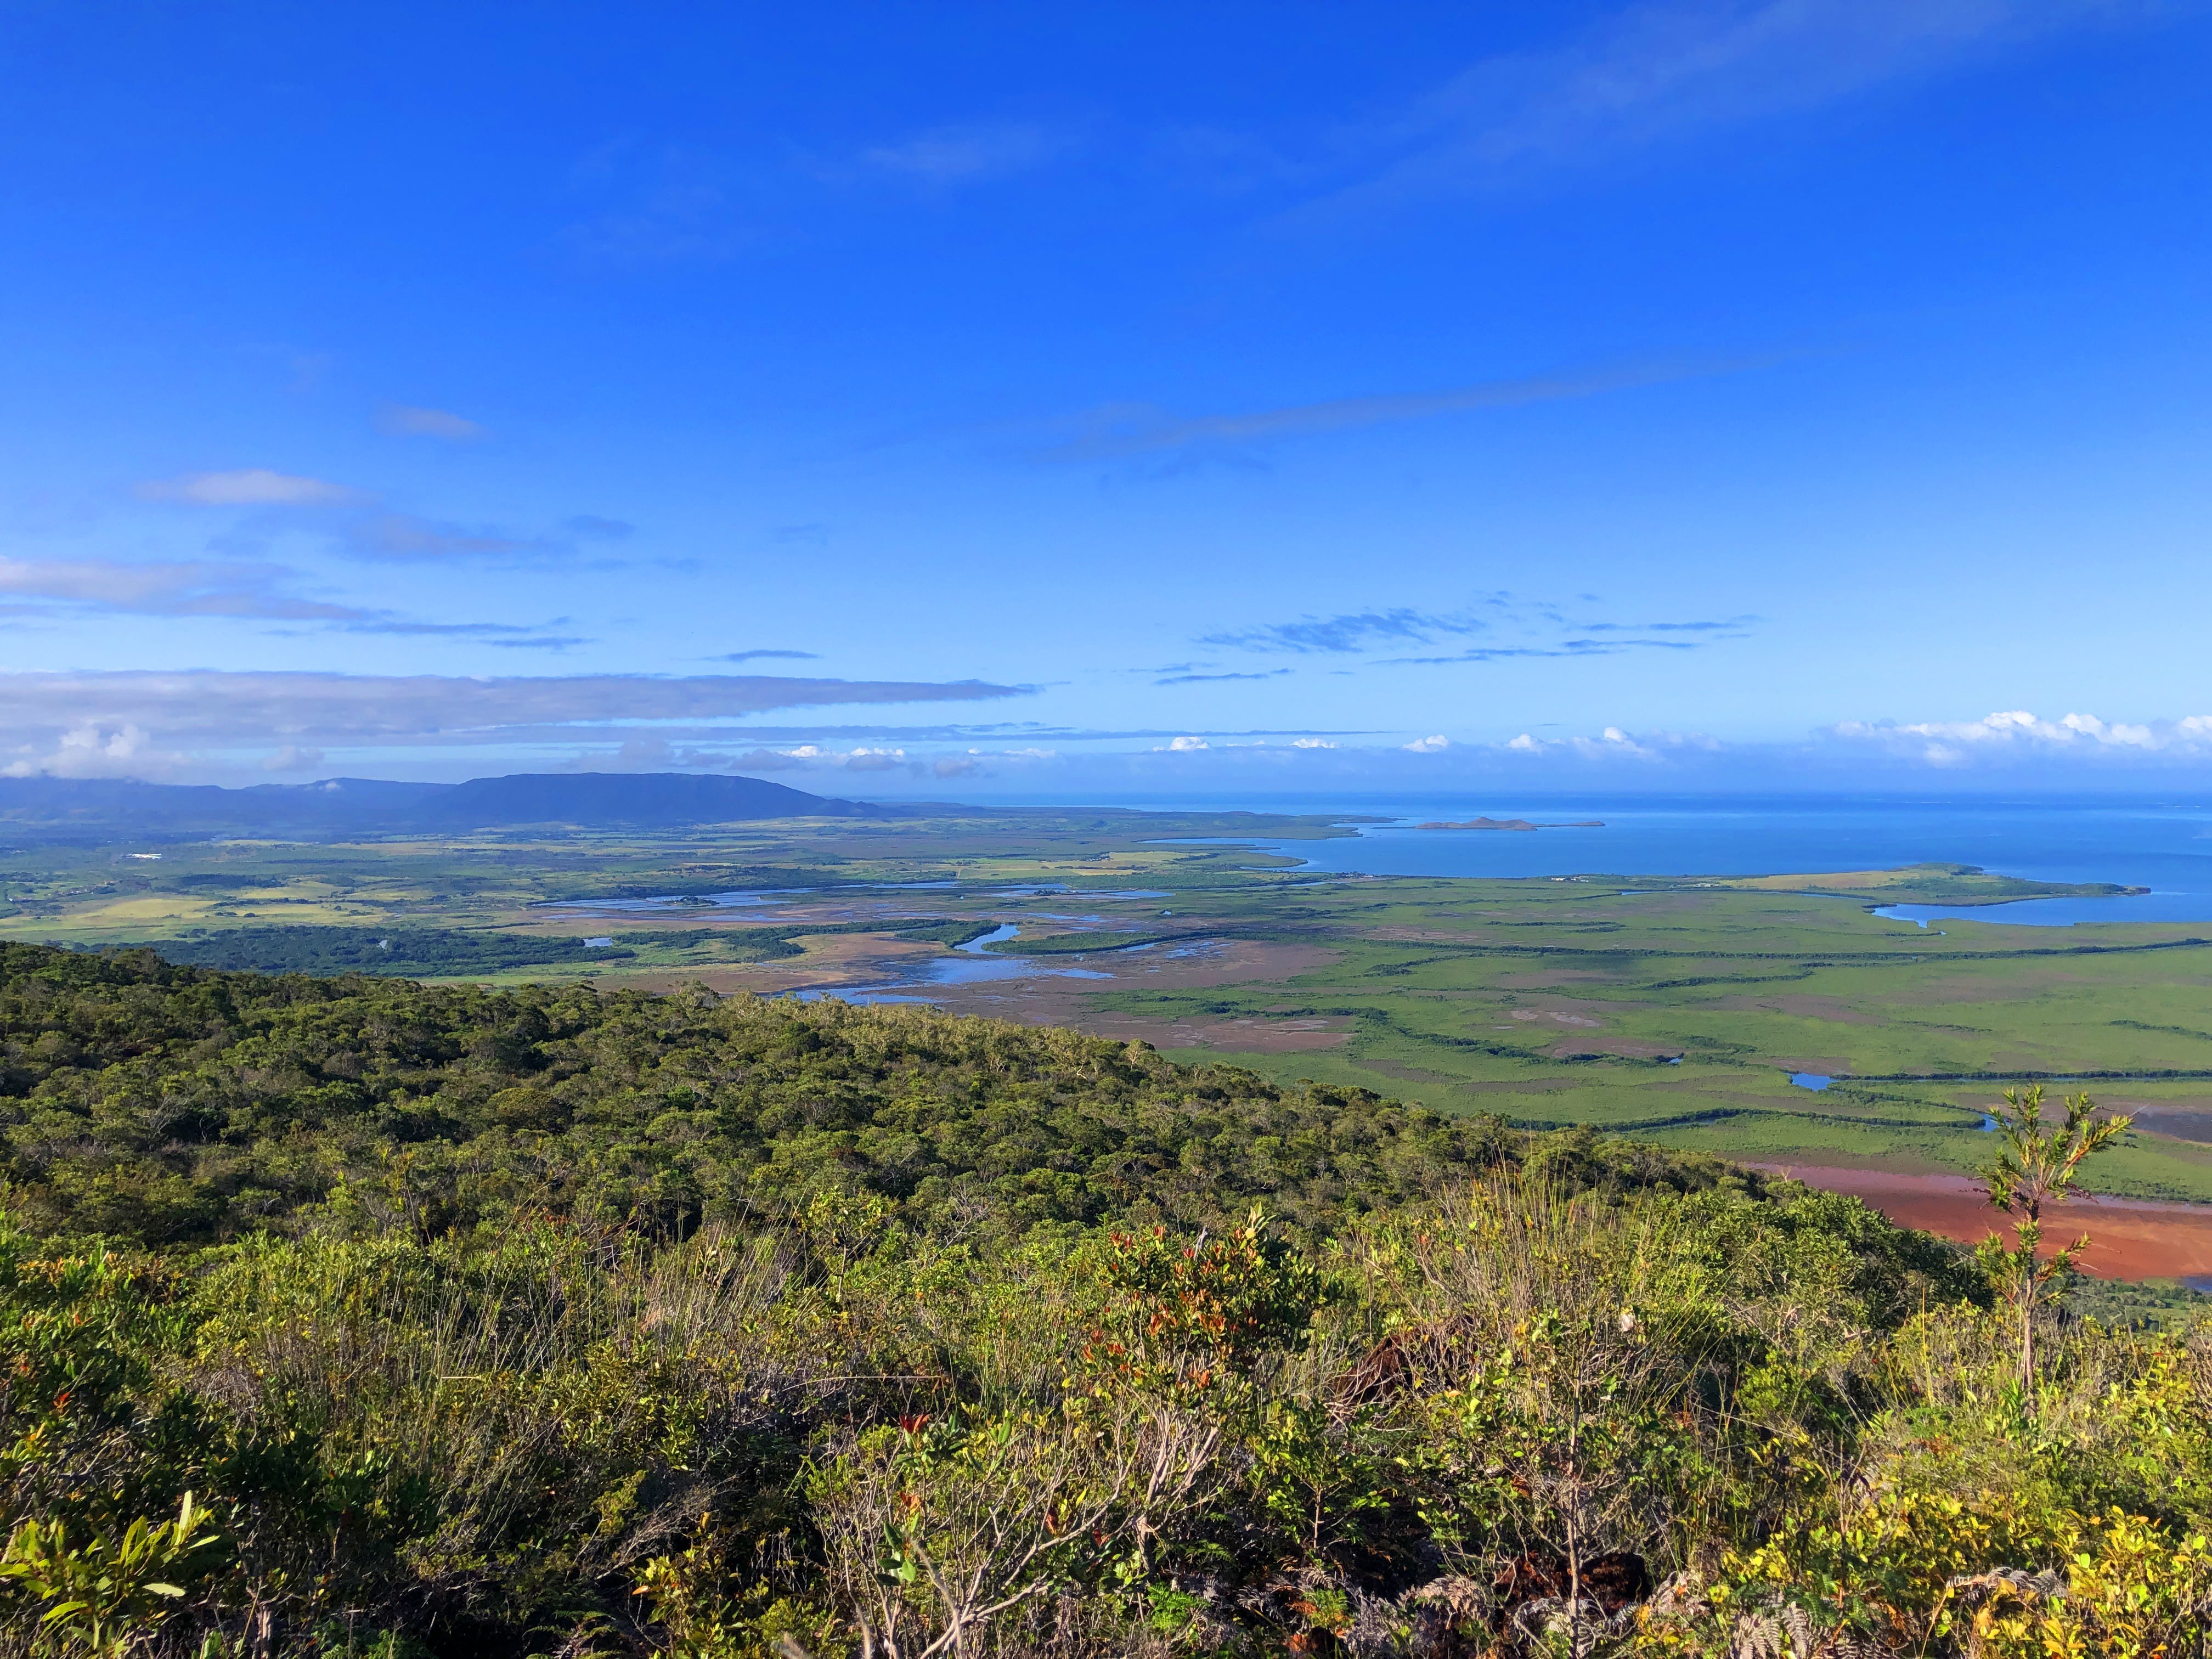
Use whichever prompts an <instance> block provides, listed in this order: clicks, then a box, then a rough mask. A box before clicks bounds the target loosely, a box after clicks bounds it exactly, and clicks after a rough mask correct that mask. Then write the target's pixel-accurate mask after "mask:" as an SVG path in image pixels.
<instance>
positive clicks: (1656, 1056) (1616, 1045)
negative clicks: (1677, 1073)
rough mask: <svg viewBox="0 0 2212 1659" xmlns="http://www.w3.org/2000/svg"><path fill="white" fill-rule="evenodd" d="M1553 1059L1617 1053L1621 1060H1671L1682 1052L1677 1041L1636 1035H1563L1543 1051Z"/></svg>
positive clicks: (1570, 1058)
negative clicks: (1647, 1039)
mask: <svg viewBox="0 0 2212 1659" xmlns="http://www.w3.org/2000/svg"><path fill="white" fill-rule="evenodd" d="M1544 1052H1545V1053H1546V1054H1549V1055H1550V1056H1551V1057H1552V1058H1553V1060H1572V1059H1573V1058H1574V1057H1575V1056H1576V1055H1577V1054H1618V1055H1619V1056H1620V1058H1622V1059H1623V1060H1672V1059H1673V1058H1674V1056H1675V1055H1676V1054H1680V1053H1681V1052H1682V1045H1681V1044H1680V1043H1679V1042H1644V1041H1643V1040H1642V1039H1640V1038H1637V1037H1564V1038H1562V1039H1561V1040H1560V1041H1559V1042H1555V1043H1553V1045H1552V1046H1551V1047H1550V1048H1547V1049H1546V1050H1545V1051H1544Z"/></svg>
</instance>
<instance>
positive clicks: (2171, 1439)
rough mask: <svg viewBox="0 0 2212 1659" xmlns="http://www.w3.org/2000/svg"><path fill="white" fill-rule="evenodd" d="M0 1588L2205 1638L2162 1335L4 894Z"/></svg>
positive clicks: (960, 1644) (888, 1630)
mask: <svg viewBox="0 0 2212 1659" xmlns="http://www.w3.org/2000/svg"><path fill="white" fill-rule="evenodd" d="M0 1051H3V1052H0V1125H4V1127H5V1154H4V1156H5V1164H4V1170H0V1179H3V1180H4V1188H0V1208H4V1212H5V1219H4V1222H0V1343H4V1351H0V1484H4V1489H5V1492H6V1496H7V1498H8V1504H9V1513H10V1515H11V1516H14V1517H15V1526H14V1530H13V1532H12V1534H11V1535H10V1538H9V1544H8V1547H7V1552H6V1555H5V1558H4V1559H0V1652H19V1653H29V1652H33V1651H53V1652H80V1653H102V1654H122V1653H126V1652H143V1653H159V1654H174V1655H187V1654H189V1655H197V1656H207V1659H212V1656H216V1655H231V1654H236V1655H255V1656H261V1655H277V1654H283V1655H309V1654H317V1655H321V1654H335V1653H362V1654H377V1655H381V1656H385V1659H401V1656H429V1655H436V1656H461V1655H477V1654H494V1655H496V1654H524V1653H546V1654H553V1653H561V1654H567V1655H573V1656H580V1655H585V1654H605V1655H617V1654H646V1653H669V1654H679V1655H685V1656H700V1659H745V1656H763V1659H765V1656H779V1659H788V1656H791V1655H793V1654H805V1655H811V1656H816V1659H830V1656H846V1659H862V1656H867V1659H922V1656H934V1655H951V1654H961V1655H982V1654H996V1655H1008V1656H1012V1655H1040V1656H1042V1655H1064V1656H1070V1659H1073V1656H1093V1655H1095V1656H1108V1655H1125V1654H1141V1655H1152V1656H1160V1659H1165V1656H1170V1655H1179V1654H1189V1655H1247V1654H1249V1655H1260V1654H1280V1653H1302V1654H1316V1653H1330V1652H1334V1653H1344V1654H1357V1655H1373V1656H1383V1655H1403V1656H1419V1655H1426V1656H1438V1659H1441V1656H1455V1655H1475V1654H1486V1653H1498V1654H1509V1653H1510V1654H1535V1653H1559V1654H1574V1655H1595V1654H1613V1653H1631V1652H1634V1653H1653V1654H1660V1653H1663V1654H1677V1655H1713V1656H1720V1655H1729V1656H1751V1655H1758V1656H1761V1659H1779V1656H1781V1655H1784V1654H1790V1655H1793V1656H1796V1659H1813V1656H1814V1655H1832V1656H1838V1659H1841V1656H1845V1655H1873V1654H1896V1655H1904V1654H1936V1655H1966V1654H1972V1655H1990V1656H2008V1659H2009V1656H2021V1659H2025V1656H2030V1655H2033V1656H2053V1655H2075V1654H2081V1655H2089V1654H2110V1655H2142V1656H2150V1655H2154V1654H2164V1655H2172V1656H2179V1655H2184V1654H2197V1655H2201V1654H2203V1652H2204V1650H2205V1645H2206V1641H2207V1636H2206V1632H2207V1626H2208V1617H2212V1613H2208V1609H2212V1546H2208V1544H2207V1542H2206V1540H2205V1536H2204V1533H2205V1528H2206V1526H2207V1524H2208V1522H2212V1418H2209V1417H2208V1402H2212V1334H2208V1333H2206V1332H2203V1331H2201V1330H2196V1329H2191V1328H2164V1329H2159V1328H2151V1329H2142V1330H2112V1329H2106V1328H2100V1326H2098V1325H2097V1324H2096V1323H2095V1322H2093V1321H2087V1320H2084V1319H2081V1318H2079V1317H2077V1316H2073V1315H2071V1314H2069V1313H2067V1312H2065V1311H2064V1310H2063V1308H2057V1309H2054V1310H2053V1311H2052V1312H2051V1314H2050V1315H2048V1316H2046V1321H2045V1329H2044V1330H2043V1332H2042V1340H2041V1341H2040V1343H2039V1347H2038V1349H2037V1352H2036V1358H2035V1362H2034V1370H2033V1375H2032V1376H2030V1377H2029V1378H2028V1379H2027V1382H2026V1383H2025V1384H2023V1382H2022V1380H2021V1376H2020V1372H2019V1365H2020V1354H2019V1344H2018V1334H2017V1327H2016V1324H2015V1322H2012V1321H2011V1320H2010V1319H2009V1318H2008V1310H2007V1309H2005V1308H2004V1307H2003V1306H2002V1304H2001V1301H2000V1299H1999V1297H1998V1296H1997V1294H1996V1292H1995V1291H1993V1290H1992V1289H1991V1287H1990V1282H1989V1281H1988V1280H1987V1279H1985V1278H1984V1274H1983V1272H1982V1270H1981V1268H1980V1267H1979V1266H1978V1264H1977V1263H1976V1262H1975V1261H1974V1260H1973V1259H1972V1258H1971V1257H1968V1256H1966V1255H1962V1254H1961V1253H1960V1252H1958V1251H1956V1250H1955V1249H1953V1248H1951V1247H1949V1246H1948V1245H1945V1244H1943V1243H1941V1242H1939V1241H1936V1240H1935V1239H1932V1238H1929V1237H1926V1236H1924V1235H1920V1234H1917V1233H1912V1232H1909V1231H1904V1230H1900V1229H1899V1228H1896V1227H1893V1226H1892V1225H1889V1224H1888V1223H1887V1222H1886V1221H1884V1220H1883V1219H1882V1218H1881V1217H1880V1216H1878V1215H1876V1214H1875V1213H1874V1212H1871V1211H1869V1210H1868V1209H1866V1208H1865V1207H1863V1206H1861V1205H1859V1204H1858V1203H1857V1202H1856V1201H1855V1200H1849V1199H1845V1198H1841V1197H1838V1196H1834V1195H1831V1194H1820V1193H1816V1192H1813V1191H1810V1190H1808V1189H1807V1188H1803V1187H1801V1186H1798V1185H1796V1184H1795V1183H1792V1182H1782V1181H1769V1180H1766V1179H1765V1178H1763V1177H1760V1176H1757V1175H1755V1174H1753V1173H1751V1172H1747V1171H1744V1170H1738V1169H1735V1168H1732V1167H1730V1166H1729V1165H1727V1164H1723V1163H1720V1162H1718V1161H1716V1160H1712V1159H1705V1158H1686V1157H1681V1156H1679V1155H1674V1154H1669V1153H1666V1152H1661V1151H1658V1150H1656V1149H1650V1148H1639V1147H1637V1146H1631V1145H1627V1144H1624V1143H1620V1142H1609V1141H1604V1140H1600V1139H1595V1138H1594V1137H1592V1136H1589V1135H1588V1134H1587V1133H1561V1134H1554V1135H1549V1136H1543V1137H1535V1138H1531V1137H1527V1136H1524V1135H1522V1134H1520V1133H1516V1132H1513V1131H1511V1130H1509V1129H1507V1128H1506V1127H1504V1126H1503V1125H1501V1124H1499V1123H1498V1122H1496V1121H1490V1120H1481V1119H1449V1118H1445V1117H1442V1116H1439V1115H1436V1114H1434V1113H1431V1112H1429V1111H1426V1110H1424V1109H1414V1108H1407V1107H1404V1106H1401V1105H1399V1104H1396V1103H1391V1102H1389V1101H1386V1100H1383V1099H1382V1098H1379V1097H1376V1096H1374V1095H1371V1094H1368V1093H1364V1092H1363V1091H1356V1090H1348V1089H1332V1088H1323V1087H1314V1086H1304V1087H1292V1088H1285V1087H1279V1086H1277V1085H1272V1084H1269V1083H1267V1082H1265V1081H1263V1080H1261V1079H1258V1078H1255V1077H1254V1076H1252V1075H1250V1074H1249V1073H1243V1072H1240V1071H1237V1070H1235V1069H1232V1068H1229V1067H1223V1066H1206V1067H1198V1068H1186V1067H1182V1066H1175V1065H1172V1064H1170V1063H1169V1062H1168V1061H1166V1060H1164V1059H1163V1058H1162V1057H1161V1056H1159V1055H1158V1054H1156V1053H1153V1052H1152V1051H1151V1050H1150V1049H1148V1048H1146V1047H1145V1046H1143V1045H1142V1044H1127V1045H1125V1044H1121V1043H1117V1042H1107V1041H1103V1040H1100V1039H1097V1038H1092V1037H1087V1036H1079V1035H1077V1034H1074V1033H1072V1032H1066V1031H1059V1030H1035V1029H1029V1028H1023V1027H1018V1026H1012V1025H1006V1024H994V1023H990V1022H985V1021H980V1020H972V1019H956V1018H949V1017H946V1016H945V1015H942V1014H939V1013H937V1012H933V1011H931V1010H928V1009H926V1008H919V1007H904V1008H875V1009H864V1008H854V1007H848V1006H845V1005H842V1004H840V1003H836V1002H823V1003H816V1004H799V1003H796V1002H791V1001H766V1000H757V999H754V998H750V997H735V998H729V999H717V998H715V997H714V996H713V995H711V994H706V993H700V994H692V995H678V996H671V997H663V998H655V997H650V996H646V995H642V994H617V995H611V996H610V995H601V994H598V993H595V992H593V991H592V990H590V989H588V988H586V987H573V986H572V987H561V988H543V987H526V988H523V989H519V990H512V991H499V992H494V991H487V990H482V989H476V988H470V987H423V986H419V985H416V984H414V983H411V982H409V981H401V980H395V979H391V978H373V977H367V976H357V975H356V976H349V977H340V978H310V977H305V976H297V975H295V976H283V977H263V976H258V975H247V974H235V973H225V972H219V971H216V970H213V969H204V968H193V967H180V966H175V965H172V964H170V963H165V962H163V961H161V959H159V958H157V957H155V956H153V955H152V954H151V953H149V952H144V951H131V952H121V953H116V954H108V955H98V954H86V953H70V952H64V951H52V950H47V949H43V948H39V947H32V946H22V945H9V946H0Z"/></svg>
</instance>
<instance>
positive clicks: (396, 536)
mask: <svg viewBox="0 0 2212 1659" xmlns="http://www.w3.org/2000/svg"><path fill="white" fill-rule="evenodd" d="M341 533H342V538H343V542H344V544H345V546H346V548H347V550H349V551H350V552H353V553H356V554H358V555H359V556H362V557H363V558H369V559H466V558H485V557H516V556H524V555H529V554H542V553H547V552H553V551H557V550H558V549H557V548H556V546H555V544H552V543H550V542H546V541H544V540H534V539H530V538H523V537H518V536H509V535H507V534H504V533H502V532H499V531H497V530H493V529H487V528H478V529H475V530H468V529H463V528H461V527H460V526H455V525H441V524H435V523H433V522H432V521H431V520H428V519H420V518H416V516H415V515H414V514H413V513H375V514H373V515H371V516H369V517H367V518H363V519H359V520H354V521H352V522H350V523H349V524H347V525H346V526H344V527H343V531H342V532H341Z"/></svg>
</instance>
